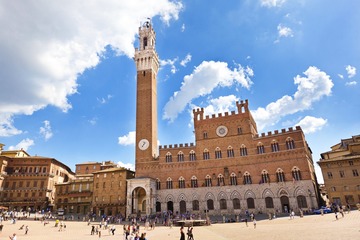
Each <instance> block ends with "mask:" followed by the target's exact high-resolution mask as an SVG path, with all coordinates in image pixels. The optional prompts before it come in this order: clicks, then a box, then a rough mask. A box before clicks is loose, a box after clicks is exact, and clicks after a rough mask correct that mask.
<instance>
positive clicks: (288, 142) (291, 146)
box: [286, 137, 295, 150]
mask: <svg viewBox="0 0 360 240" xmlns="http://www.w3.org/2000/svg"><path fill="white" fill-rule="evenodd" d="M294 148H295V142H294V139H292V138H290V137H288V138H287V139H286V149H287V150H290V149H294Z"/></svg>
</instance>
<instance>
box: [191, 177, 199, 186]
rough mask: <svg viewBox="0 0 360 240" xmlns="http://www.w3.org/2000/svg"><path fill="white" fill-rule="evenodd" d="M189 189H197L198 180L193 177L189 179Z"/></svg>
mask: <svg viewBox="0 0 360 240" xmlns="http://www.w3.org/2000/svg"><path fill="white" fill-rule="evenodd" d="M191 187H192V188H197V187H198V180H197V178H196V177H195V176H192V177H191Z"/></svg>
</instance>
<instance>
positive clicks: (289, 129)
mask: <svg viewBox="0 0 360 240" xmlns="http://www.w3.org/2000/svg"><path fill="white" fill-rule="evenodd" d="M295 131H301V127H300V126H296V127H295V128H293V127H289V128H288V129H287V130H286V129H285V128H283V129H281V131H280V132H279V130H275V131H274V132H267V133H261V134H256V135H255V138H263V137H274V136H279V135H283V134H286V133H292V132H295Z"/></svg>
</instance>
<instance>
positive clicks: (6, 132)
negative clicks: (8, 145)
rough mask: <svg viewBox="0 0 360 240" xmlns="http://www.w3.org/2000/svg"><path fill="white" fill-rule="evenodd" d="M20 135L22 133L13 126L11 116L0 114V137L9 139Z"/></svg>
mask: <svg viewBox="0 0 360 240" xmlns="http://www.w3.org/2000/svg"><path fill="white" fill-rule="evenodd" d="M0 95H1V94H0ZM0 111H1V110H0ZM21 133H22V131H21V130H18V129H17V128H16V127H15V126H14V123H13V119H12V116H11V114H7V113H4V114H0V137H9V136H14V135H18V134H21Z"/></svg>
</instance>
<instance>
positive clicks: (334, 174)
mask: <svg viewBox="0 0 360 240" xmlns="http://www.w3.org/2000/svg"><path fill="white" fill-rule="evenodd" d="M318 164H319V165H320V168H321V171H322V174H323V177H324V183H325V187H326V191H327V194H328V197H329V200H330V202H331V203H336V204H342V205H345V204H350V205H355V204H356V203H359V202H360V177H359V173H360V135H356V136H352V137H351V138H347V139H342V140H341V141H340V142H339V143H337V144H336V145H334V146H332V147H331V151H328V152H324V153H322V154H321V159H320V161H318Z"/></svg>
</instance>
